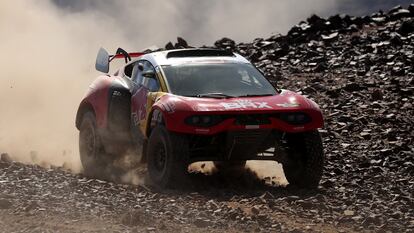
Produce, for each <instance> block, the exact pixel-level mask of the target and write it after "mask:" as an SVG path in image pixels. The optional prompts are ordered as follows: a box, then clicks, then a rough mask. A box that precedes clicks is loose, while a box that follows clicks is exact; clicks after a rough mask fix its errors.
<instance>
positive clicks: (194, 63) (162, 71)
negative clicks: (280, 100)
mask: <svg viewBox="0 0 414 233" xmlns="http://www.w3.org/2000/svg"><path fill="white" fill-rule="evenodd" d="M228 64H234V65H246V66H249V67H250V68H252V69H254V70H255V71H256V72H257V73H258V74H260V77H259V78H261V79H262V81H263V82H265V83H266V85H267V86H268V88H269V89H268V90H271V92H272V93H262V94H253V95H251V94H247V95H246V94H243V95H236V96H230V98H239V97H249V96H250V95H251V96H274V95H277V94H278V93H279V92H278V89H277V88H276V87H274V86H273V85H272V83H271V82H270V81H269V80H268V79H267V78H266V77H265V75H264V74H263V72H262V71H260V70H259V69H258V68H257V67H256V66H254V65H253V64H252V63H241V62H225V63H221V62H191V63H187V62H185V63H180V64H174V65H160V66H159V68H160V70H161V73H162V76H163V79H164V81H165V84H166V87H167V90H168V93H171V94H173V95H178V96H184V97H197V98H203V95H206V97H207V98H212V97H208V94H215V93H198V94H194V95H182V94H179V93H174V92H173V90H172V89H171V85H170V80H169V77H168V75H167V72H166V71H165V68H166V67H171V66H192V65H228ZM254 78H256V77H254ZM256 79H257V78H256ZM226 98H228V97H226Z"/></svg>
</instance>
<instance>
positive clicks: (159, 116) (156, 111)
mask: <svg viewBox="0 0 414 233" xmlns="http://www.w3.org/2000/svg"><path fill="white" fill-rule="evenodd" d="M147 119H148V121H147V125H146V129H145V136H146V137H147V138H149V136H150V135H151V131H152V130H153V129H154V127H155V126H157V125H164V126H165V125H166V123H165V117H164V112H163V111H162V110H161V109H160V108H159V107H157V106H154V107H153V108H152V110H151V112H150V113H149V115H148V118H147Z"/></svg>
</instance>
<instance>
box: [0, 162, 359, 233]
mask: <svg viewBox="0 0 414 233" xmlns="http://www.w3.org/2000/svg"><path fill="white" fill-rule="evenodd" d="M0 167H1V171H2V172H1V175H0V189H1V190H2V193H1V194H0V216H1V218H0V219H1V220H0V221H1V222H0V223H1V225H2V226H3V227H2V230H1V231H2V232H58V231H59V232H105V231H109V232H149V231H155V232H206V231H209V232H223V231H226V232H254V231H256V232H268V231H276V232H279V231H283V232H285V231H288V232H289V231H292V230H294V229H297V231H292V232H300V231H299V229H301V230H306V231H309V232H313V231H315V232H318V231H323V232H334V231H337V230H341V229H342V230H343V231H344V232H350V231H353V229H354V228H353V226H352V224H349V223H347V221H343V222H342V223H340V226H336V224H335V222H334V221H332V220H334V219H335V218H336V220H338V217H339V219H341V218H342V213H340V214H339V216H336V217H335V215H333V216H332V220H330V218H325V217H322V215H325V214H324V212H327V213H326V214H329V215H332V214H334V213H333V212H332V211H330V210H329V209H330V207H328V206H327V205H326V204H327V203H326V201H327V199H330V198H335V197H334V196H335V194H333V193H331V191H329V190H326V189H322V190H320V191H318V192H314V193H309V192H303V191H301V190H294V189H289V188H282V187H280V188H269V187H267V186H265V185H263V184H262V182H260V181H258V180H257V179H256V178H255V176H254V175H252V174H251V173H249V172H246V173H245V174H244V176H243V177H241V178H224V177H222V176H220V175H218V174H217V175H213V176H209V177H206V176H204V175H194V176H193V177H192V179H193V181H194V187H191V188H189V189H188V190H179V191H163V192H160V191H155V190H149V189H148V188H146V187H142V186H134V185H123V184H114V183H110V182H106V181H99V180H90V179H86V178H84V177H82V176H79V175H73V174H71V173H68V172H65V171H61V170H56V169H55V170H53V169H44V168H41V167H39V166H36V165H35V166H31V165H23V164H19V163H0ZM246 190H247V191H246ZM357 229H358V228H357Z"/></svg>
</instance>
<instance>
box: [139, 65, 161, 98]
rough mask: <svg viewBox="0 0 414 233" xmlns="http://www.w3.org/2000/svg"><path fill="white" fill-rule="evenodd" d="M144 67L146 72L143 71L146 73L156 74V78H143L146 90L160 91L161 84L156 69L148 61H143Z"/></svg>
mask: <svg viewBox="0 0 414 233" xmlns="http://www.w3.org/2000/svg"><path fill="white" fill-rule="evenodd" d="M143 65H144V70H143V72H144V73H145V72H153V73H154V78H147V77H144V78H143V85H144V86H145V87H146V88H148V90H149V91H158V90H159V89H160V85H159V82H158V78H157V75H156V71H155V68H154V67H153V66H152V65H151V63H150V62H148V61H143Z"/></svg>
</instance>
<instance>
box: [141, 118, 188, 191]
mask: <svg viewBox="0 0 414 233" xmlns="http://www.w3.org/2000/svg"><path fill="white" fill-rule="evenodd" d="M187 158H188V139H187V138H186V137H185V136H184V135H180V134H176V133H172V132H168V131H167V129H165V127H164V126H156V127H155V128H154V129H153V130H152V132H151V135H150V138H149V141H148V146H147V162H148V174H149V178H150V181H151V182H152V183H153V184H154V185H156V186H158V187H160V188H166V187H170V188H175V187H178V186H181V185H183V184H184V183H185V181H186V180H187V174H188V163H187Z"/></svg>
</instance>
